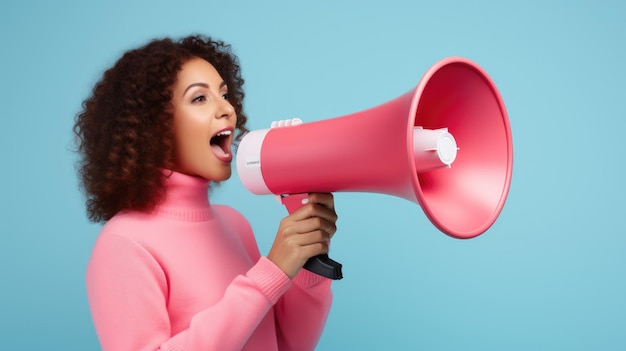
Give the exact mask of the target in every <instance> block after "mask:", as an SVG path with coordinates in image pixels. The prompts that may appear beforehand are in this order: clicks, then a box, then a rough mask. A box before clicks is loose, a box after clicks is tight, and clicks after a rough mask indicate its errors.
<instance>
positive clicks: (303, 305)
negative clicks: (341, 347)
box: [276, 269, 332, 350]
mask: <svg viewBox="0 0 626 351" xmlns="http://www.w3.org/2000/svg"><path fill="white" fill-rule="evenodd" d="M331 282H332V280H330V279H327V278H324V277H321V276H319V275H317V274H315V273H311V272H309V271H307V270H305V269H303V270H300V272H299V273H298V275H297V276H296V277H295V278H294V280H293V283H294V284H293V286H292V287H291V289H289V291H288V292H287V293H285V295H284V296H283V297H282V298H281V299H280V300H279V301H278V303H277V304H276V326H277V330H278V345H279V348H280V350H314V349H315V346H316V345H317V343H318V342H319V339H320V337H321V335H322V331H323V329H324V325H325V324H326V320H327V318H328V313H329V311H330V307H331V304H332V291H331V289H330V286H331Z"/></svg>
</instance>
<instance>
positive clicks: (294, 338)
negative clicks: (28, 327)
mask: <svg viewBox="0 0 626 351" xmlns="http://www.w3.org/2000/svg"><path fill="white" fill-rule="evenodd" d="M208 186H209V182H208V181H207V180H204V179H201V178H195V177H190V176H187V175H183V174H180V173H173V174H172V176H171V177H170V178H169V179H168V181H167V193H166V199H165V201H164V202H163V203H162V204H161V205H160V206H158V207H157V208H156V209H155V211H153V212H152V213H149V214H147V213H140V212H133V211H129V212H122V213H119V214H117V215H116V216H114V217H113V218H112V219H111V220H110V221H108V222H107V223H106V224H105V225H104V227H103V228H102V231H101V233H100V235H99V237H98V239H97V241H96V243H95V246H94V248H93V252H92V255H91V258H90V260H89V264H88V267H87V293H88V297H89V305H90V307H91V314H92V318H93V321H94V325H95V329H96V332H97V334H98V338H99V340H100V344H101V346H102V349H103V350H105V351H106V350H115V351H123V350H133V351H138V350H220V351H225V350H259V351H265V350H312V349H314V348H315V345H316V344H317V342H318V340H319V338H320V335H321V333H322V329H323V327H324V324H325V323H326V318H327V316H328V312H329V309H330V305H331V300H332V295H331V290H330V280H328V279H325V278H322V277H320V276H318V275H315V274H313V273H310V272H308V271H306V270H301V271H300V273H299V274H298V276H296V277H295V278H294V279H293V281H292V280H290V279H289V278H288V277H287V276H286V275H285V274H284V273H283V272H282V271H281V270H280V269H279V268H278V267H277V266H276V265H274V264H273V263H272V262H271V261H270V260H268V259H267V258H266V257H262V256H261V255H260V253H259V250H258V246H257V243H256V240H255V238H254V236H253V233H252V229H251V228H250V225H249V223H248V222H247V221H246V219H245V218H244V217H243V216H242V215H241V214H240V213H238V212H237V211H235V210H234V209H232V208H230V207H226V206H218V205H211V204H210V203H209V199H208Z"/></svg>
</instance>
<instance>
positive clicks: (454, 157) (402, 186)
mask: <svg viewBox="0 0 626 351" xmlns="http://www.w3.org/2000/svg"><path fill="white" fill-rule="evenodd" d="M512 168H513V141H512V137H511V129H510V125H509V120H508V117H507V112H506V109H505V106H504V103H503V101H502V98H501V96H500V94H499V93H498V90H497V89H496V86H495V85H494V83H493V82H492V80H491V79H490V78H489V76H488V75H487V74H486V73H485V71H483V69H482V68H480V67H479V66H478V65H477V64H475V63H474V62H472V61H470V60H468V59H465V58H459V57H450V58H446V59H443V60H441V61H439V62H437V63H436V64H435V65H433V66H432V67H431V68H430V69H429V70H428V71H426V73H425V74H424V76H423V78H422V79H421V80H420V82H419V84H418V85H417V87H415V88H414V89H413V90H411V91H409V92H408V93H406V94H404V95H402V96H400V97H398V98H396V99H394V100H391V101H389V102H387V103H384V104H382V105H379V106H376V107H373V108H371V109H368V110H365V111H361V112H357V113H353V114H349V115H346V116H342V117H336V118H332V119H328V120H323V121H317V122H311V123H301V124H298V123H293V125H289V126H284V127H279V128H270V129H264V130H256V131H252V132H250V133H248V134H246V136H244V138H243V139H242V140H241V143H240V145H239V148H238V151H237V171H238V173H239V176H240V178H241V180H242V182H243V184H244V186H245V187H246V188H247V189H248V190H249V191H251V192H253V193H255V194H259V195H261V194H275V195H292V194H306V193H309V192H338V191H350V192H373V193H381V194H388V195H393V196H397V197H401V198H404V199H407V200H409V201H412V202H415V203H417V204H419V205H420V206H421V208H422V210H423V211H424V213H425V214H426V216H427V217H428V218H429V219H430V221H431V222H432V223H433V224H434V225H435V226H436V227H437V228H438V229H439V230H441V231H442V232H444V233H445V234H447V235H449V236H452V237H455V238H461V239H467V238H472V237H475V236H478V235H480V234H482V233H483V232H485V231H486V230H487V229H488V228H489V227H490V226H491V225H492V224H493V223H494V222H495V220H496V218H497V217H498V216H499V214H500V212H501V210H502V207H503V206H504V203H505V201H506V198H507V195H508V192H509V187H510V183H511V175H512ZM289 197H290V196H287V197H286V198H285V199H288V198H289ZM285 205H286V206H288V210H289V211H290V212H293V211H294V210H295V209H296V208H297V206H293V207H292V206H291V205H290V203H289V202H288V201H287V202H285ZM305 268H307V269H309V270H311V271H313V272H315V273H318V274H321V275H323V276H326V277H328V278H332V279H341V277H342V275H341V264H339V263H337V262H335V261H333V260H331V259H329V258H328V256H326V255H323V256H322V257H316V258H312V259H311V260H309V262H307V265H306V266H305Z"/></svg>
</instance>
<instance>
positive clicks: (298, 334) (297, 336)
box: [222, 207, 332, 351]
mask: <svg viewBox="0 0 626 351" xmlns="http://www.w3.org/2000/svg"><path fill="white" fill-rule="evenodd" d="M222 210H223V211H224V213H228V214H229V215H230V216H232V217H231V218H234V220H232V221H231V223H237V225H239V228H238V232H239V233H240V237H241V240H242V242H243V244H244V245H245V247H246V248H247V251H248V253H249V254H250V257H251V258H252V259H253V260H256V259H258V257H259V255H260V254H259V250H258V246H257V242H256V239H255V237H254V233H253V231H252V228H251V227H250V224H249V223H248V221H247V220H246V219H245V218H244V217H243V216H242V215H241V214H240V213H238V212H237V211H236V210H234V209H232V208H228V207H226V208H222ZM261 260H267V261H269V260H268V259H267V258H266V257H261ZM272 265H273V263H272ZM281 272H282V271H281ZM331 304H332V291H331V280H330V279H326V278H324V277H322V276H319V275H317V274H315V273H311V272H309V271H307V270H305V269H301V270H300V272H299V273H298V275H297V276H296V277H295V278H294V279H293V286H292V287H291V288H290V289H289V290H288V291H287V292H286V293H285V294H284V295H283V296H282V297H281V298H280V299H279V300H278V302H277V303H276V306H275V311H276V314H275V316H276V330H277V332H278V335H277V337H278V346H279V349H280V350H287V351H289V350H298V351H302V350H313V349H315V346H316V345H317V343H318V341H319V339H320V337H321V335H322V331H323V329H324V325H325V324H326V320H327V318H328V313H329V311H330V307H331Z"/></svg>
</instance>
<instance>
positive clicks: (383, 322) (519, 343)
mask: <svg viewBox="0 0 626 351" xmlns="http://www.w3.org/2000/svg"><path fill="white" fill-rule="evenodd" d="M625 4H626V3H625V2H619V1H555V0H548V1H545V0H544V1H509V2H505V1H501V2H497V1H491V0H489V1H486V0H485V1H472V2H467V1H428V2H425V1H408V0H405V1H395V0H388V1H356V0H354V1H320V0H318V1H309V2H297V1H291V2H290V1H247V2H245V1H223V2H215V1H176V2H173V1H130V0H126V1H119V0H115V1H92V2H88V1H64V0H59V1H39V2H37V1H18V0H8V1H7V0H5V1H3V4H2V5H1V6H0V43H1V46H0V47H1V54H0V59H1V64H0V82H1V83H0V114H1V118H2V127H1V128H0V150H1V151H0V152H1V153H2V154H1V155H2V166H1V167H2V171H1V172H0V184H1V186H2V201H0V206H1V207H0V215H1V216H2V217H1V219H0V231H1V236H0V248H1V249H2V253H1V254H0V267H1V269H0V272H2V274H1V276H0V286H1V287H0V345H2V346H1V348H2V349H10V350H41V349H52V350H57V349H58V350H61V349H63V350H97V349H99V346H98V342H97V338H96V335H95V332H94V330H93V326H92V324H91V319H90V315H89V309H88V305H87V301H86V294H85V288H84V272H85V265H86V262H87V259H88V256H89V254H90V250H91V247H92V245H93V242H94V240H95V238H96V235H97V233H98V231H99V228H100V226H99V225H95V224H91V223H88V221H87V220H86V216H85V211H84V205H83V197H82V195H81V193H80V192H79V190H78V182H77V177H76V174H75V171H74V162H75V161H76V155H75V154H73V153H72V151H71V149H72V148H73V135H72V132H71V128H72V125H73V121H74V116H75V114H76V113H77V112H78V111H79V109H80V104H81V102H82V100H83V99H84V98H86V97H87V95H88V93H89V91H90V89H91V87H92V86H93V84H94V83H95V82H96V80H97V79H98V78H99V77H100V75H101V73H102V72H103V70H104V69H105V68H107V67H108V66H110V65H111V64H113V63H114V61H115V60H116V59H117V58H118V57H119V56H120V55H121V53H122V52H123V51H125V50H128V49H130V48H132V47H135V46H137V45H141V44H143V43H145V42H146V41H147V40H148V39H151V38H153V37H159V36H164V35H168V36H175V37H177V36H181V35H186V34H190V33H195V32H201V33H205V34H210V35H212V36H214V37H217V38H221V39H223V40H226V41H227V42H230V43H231V44H232V45H233V47H234V48H235V52H236V53H237V54H238V55H239V57H240V60H241V63H242V66H243V74H244V77H245V78H246V92H247V100H246V109H247V112H248V114H249V116H250V127H251V128H252V129H258V128H266V127H268V126H269V124H270V123H271V121H273V120H278V119H285V118H292V117H300V118H302V119H304V120H305V121H314V120H320V119H327V118H331V117H335V116H340V115H344V114H347V113H350V112H356V111H360V110H363V109H366V108H369V107H372V106H375V105H378V104H380V103H382V102H385V101H387V100H390V99H392V98H395V97H397V96H399V95H401V94H403V93H404V92H406V91H408V90H410V89H412V88H413V87H414V86H415V85H416V84H417V82H418V81H419V79H420V78H421V76H422V74H423V73H424V72H425V71H426V70H427V69H428V68H429V67H430V66H431V65H432V64H434V63H435V62H436V61H438V60H439V59H442V58H444V57H446V56H451V55H459V56H464V57H468V58H470V59H472V60H474V61H475V62H477V63H478V64H479V65H481V66H482V67H483V68H484V69H485V70H486V71H487V72H488V74H489V75H490V76H491V78H492V79H493V81H494V82H495V83H496V85H497V86H498V88H499V90H500V93H501V94H502V97H503V99H504V101H505V103H506V106H507V109H508V112H509V117H510V122H511V127H512V131H513V137H514V153H515V164H514V172H513V182H512V186H511V191H510V194H509V198H508V202H507V204H506V206H505V208H504V210H503V212H502V214H501V216H500V217H499V219H498V221H497V222H496V223H495V224H494V226H493V227H492V228H491V229H490V230H489V231H487V232H486V233H485V234H483V235H482V236H480V237H478V238H475V239H472V240H466V241H461V240H456V239H452V238H449V237H447V236H445V235H443V234H442V233H441V232H439V231H437V230H436V229H435V228H434V227H433V226H432V225H431V224H430V222H429V221H428V220H427V218H426V217H425V215H424V214H423V212H422V211H421V209H420V208H419V207H418V206H417V205H415V204H413V203H410V202H408V201H406V200H402V199H398V198H394V197H390V196H385V195H379V194H362V193H350V194H348V193H340V194H336V206H337V210H338V212H339V215H340V220H339V223H338V225H339V228H340V231H339V233H338V234H337V236H336V238H335V240H334V243H333V252H332V256H333V257H334V258H335V259H337V260H339V261H340V262H342V263H343V264H344V275H345V278H344V280H342V281H340V282H337V283H335V284H334V291H335V303H334V306H333V309H332V311H331V314H330V317H329V321H328V323H327V326H326V329H325V332H324V334H323V336H322V339H321V341H320V343H319V347H318V350H381V349H384V350H415V349H420V350H460V349H462V350H618V349H621V350H623V349H626V282H625V278H626V256H625V249H626V230H625V229H624V226H623V225H622V220H623V218H624V215H625V214H624V209H625V206H624V198H625V197H626V188H625V186H624V181H623V179H624V163H625V156H624V155H625V151H626V146H625V145H624V144H625V143H624V139H623V134H624V129H625V127H626V122H625V117H626V116H625V114H624V101H625V99H626V94H625V93H626V88H625V86H624V82H625V81H626V69H625V68H624V63H625V62H626V46H625V45H626V5H625ZM381 131H384V127H383V126H381ZM212 196H213V197H212V201H213V202H221V203H228V204H230V205H232V206H234V207H236V208H238V209H239V210H240V211H242V212H243V213H244V214H245V215H246V216H247V217H248V218H249V220H250V221H251V222H252V225H253V227H254V228H255V231H256V233H257V236H258V238H259V245H260V246H261V249H262V251H263V252H267V250H268V249H269V246H270V245H271V241H272V239H273V235H274V233H275V230H276V228H277V225H278V221H279V219H280V218H281V217H283V216H284V215H285V212H284V208H282V207H281V206H280V205H278V204H276V203H275V202H274V200H273V199H272V198H271V197H267V196H255V195H252V194H250V193H248V192H247V191H246V190H245V189H244V188H243V186H242V185H241V183H240V181H239V179H238V178H237V176H236V175H235V176H234V177H233V179H232V180H231V181H229V182H227V183H226V184H224V185H223V186H221V187H220V188H218V189H217V190H216V191H215V192H214V194H213V195H212Z"/></svg>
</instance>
